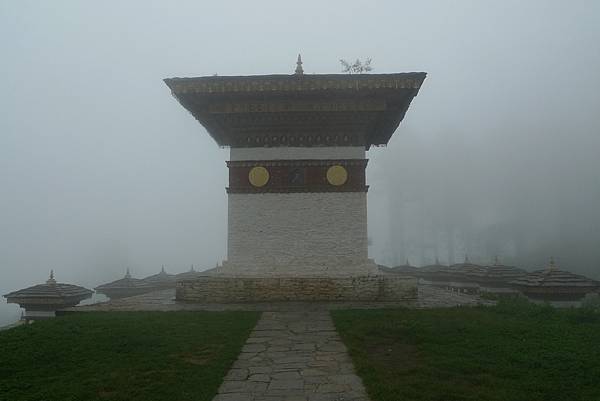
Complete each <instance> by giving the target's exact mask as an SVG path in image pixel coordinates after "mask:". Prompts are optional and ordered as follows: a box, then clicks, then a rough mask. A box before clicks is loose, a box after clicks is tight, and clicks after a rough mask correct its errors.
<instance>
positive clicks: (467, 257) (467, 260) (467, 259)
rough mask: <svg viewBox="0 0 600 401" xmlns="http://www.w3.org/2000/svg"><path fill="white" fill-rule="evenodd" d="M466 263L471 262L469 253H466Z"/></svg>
mask: <svg viewBox="0 0 600 401" xmlns="http://www.w3.org/2000/svg"><path fill="white" fill-rule="evenodd" d="M466 263H471V261H469V255H468V254H466V253H465V264H466Z"/></svg>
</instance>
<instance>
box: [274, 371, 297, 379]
mask: <svg viewBox="0 0 600 401" xmlns="http://www.w3.org/2000/svg"><path fill="white" fill-rule="evenodd" d="M271 378H272V379H273V380H300V379H302V377H301V376H300V373H299V372H297V371H287V372H277V373H273V374H271Z"/></svg>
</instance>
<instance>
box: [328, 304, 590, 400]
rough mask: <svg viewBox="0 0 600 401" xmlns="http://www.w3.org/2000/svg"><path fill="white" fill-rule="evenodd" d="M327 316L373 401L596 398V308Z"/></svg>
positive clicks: (510, 307) (529, 306)
mask: <svg viewBox="0 0 600 401" xmlns="http://www.w3.org/2000/svg"><path fill="white" fill-rule="evenodd" d="M332 314H333V318H334V321H335V324H336V327H337V328H338V332H339V333H340V335H341V336H342V339H343V341H344V342H345V343H346V345H347V346H348V349H349V351H350V354H351V356H352V359H353V361H354V364H355V367H356V369H357V372H358V374H359V375H360V376H361V377H362V379H363V381H364V383H365V386H366V387H367V390H368V392H369V395H370V396H371V398H372V400H373V401H401V400H411V401H413V400H428V401H434V400H435V401H455V400H477V401H487V400H490V401H495V400H498V401H513V400H522V401H538V400H539V401H551V400H557V401H558V400H560V401H566V400H568V401H577V400H589V401H598V400H600V311H598V310H597V309H596V310H592V309H587V310H585V309H580V310H555V309H553V308H551V307H549V306H536V305H533V304H529V303H526V302H524V301H518V300H516V301H501V302H500V303H499V305H498V306H494V307H477V308H452V309H431V310H409V309H395V310H345V311H334V312H333V313H332Z"/></svg>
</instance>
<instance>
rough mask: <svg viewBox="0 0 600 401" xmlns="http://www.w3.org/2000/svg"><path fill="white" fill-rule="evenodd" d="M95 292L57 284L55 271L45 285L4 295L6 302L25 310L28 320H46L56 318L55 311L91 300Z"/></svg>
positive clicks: (25, 316) (76, 286) (51, 272)
mask: <svg viewBox="0 0 600 401" xmlns="http://www.w3.org/2000/svg"><path fill="white" fill-rule="evenodd" d="M92 294H93V292H92V291H91V290H88V289H87V288H84V287H80V286H78V285H73V284H64V283H57V282H56V279H55V278H54V271H53V270H51V271H50V278H49V279H48V280H46V283H45V284H38V285H34V286H32V287H28V288H24V289H22V290H18V291H14V292H11V293H9V294H6V295H4V298H6V301H7V302H8V303H9V304H10V303H14V304H19V306H20V307H21V308H24V309H25V315H24V318H25V319H27V320H37V319H46V318H49V317H54V316H55V311H57V310H58V309H62V308H67V307H70V306H75V305H77V304H78V303H79V302H81V301H83V300H84V299H87V298H90V297H91V296H92Z"/></svg>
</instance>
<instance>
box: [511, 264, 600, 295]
mask: <svg viewBox="0 0 600 401" xmlns="http://www.w3.org/2000/svg"><path fill="white" fill-rule="evenodd" d="M511 284H513V285H514V286H515V287H516V288H517V289H519V291H521V292H522V293H523V294H524V295H525V296H527V297H528V298H531V299H537V300H544V301H578V300H581V299H582V298H584V297H585V296H586V295H587V294H589V293H592V292H595V291H598V289H599V288H600V282H598V281H596V280H592V279H590V278H588V277H585V276H582V275H579V274H575V273H571V272H569V271H565V270H561V269H559V268H558V266H556V264H555V263H554V258H550V261H549V263H548V265H547V266H546V268H544V269H541V270H536V271H534V272H531V273H528V274H526V275H524V276H523V277H521V278H519V279H516V280H514V281H511Z"/></svg>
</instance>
